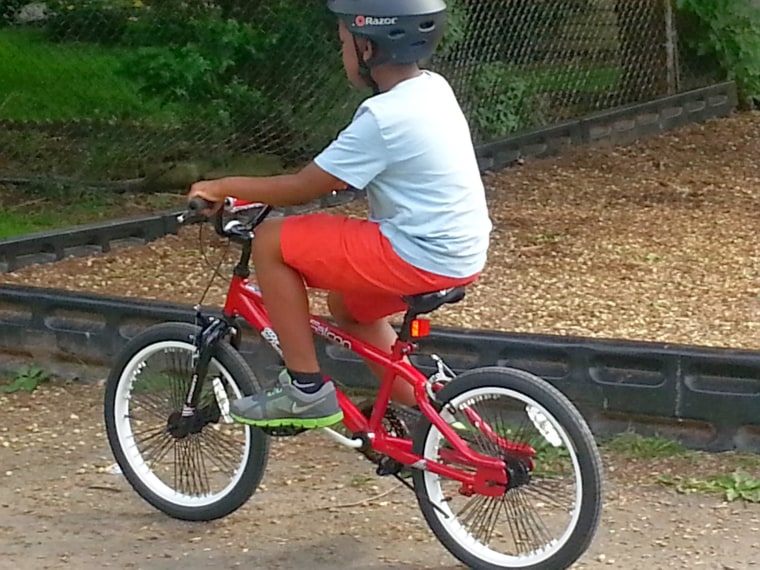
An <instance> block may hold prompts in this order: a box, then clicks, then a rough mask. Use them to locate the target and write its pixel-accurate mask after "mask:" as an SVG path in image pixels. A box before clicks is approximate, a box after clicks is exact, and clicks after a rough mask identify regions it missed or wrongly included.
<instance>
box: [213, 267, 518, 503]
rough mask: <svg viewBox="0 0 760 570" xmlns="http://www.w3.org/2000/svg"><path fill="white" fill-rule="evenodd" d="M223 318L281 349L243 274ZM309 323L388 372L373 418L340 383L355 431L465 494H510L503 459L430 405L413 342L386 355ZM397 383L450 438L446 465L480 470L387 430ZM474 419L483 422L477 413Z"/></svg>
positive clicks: (235, 280) (316, 320)
mask: <svg viewBox="0 0 760 570" xmlns="http://www.w3.org/2000/svg"><path fill="white" fill-rule="evenodd" d="M224 316H225V318H226V319H227V320H229V321H232V320H233V319H235V318H243V319H244V320H246V321H247V322H248V323H249V324H250V325H251V326H252V327H253V328H255V329H256V330H257V331H258V332H259V334H260V335H261V336H262V338H264V340H266V341H267V342H268V343H269V344H270V345H271V346H272V347H273V348H274V349H275V350H276V351H277V352H280V353H281V350H280V347H279V342H278V340H277V336H276V334H275V333H274V331H273V330H272V327H271V322H270V320H269V316H268V315H267V312H266V309H265V307H264V303H263V298H262V296H261V293H260V292H259V290H258V288H257V287H255V286H254V285H252V284H251V283H249V281H248V279H247V277H242V276H240V275H234V276H233V277H232V280H231V281H230V285H229V290H228V293H227V299H226V302H225V305H224ZM310 323H311V328H312V331H313V332H314V334H315V335H319V336H321V337H322V338H324V339H326V340H327V341H329V342H331V343H333V344H336V345H338V346H341V347H343V348H345V349H346V350H350V351H352V352H354V353H355V354H357V355H359V356H361V357H362V358H365V359H367V360H369V361H371V362H375V363H377V364H379V365H381V366H382V367H383V368H384V369H385V375H384V377H383V379H382V381H381V383H380V390H379V393H378V396H377V399H376V402H375V406H374V408H373V412H372V415H371V417H370V418H369V419H367V418H366V417H365V416H364V414H362V412H361V411H360V410H359V409H358V408H357V407H356V405H355V404H354V403H353V402H352V401H351V400H350V399H349V398H348V397H347V396H346V395H345V394H344V393H343V392H342V391H341V390H340V389H339V388H338V387H337V386H336V392H337V396H338V402H339V404H340V407H341V409H342V410H343V414H344V419H343V424H344V425H345V426H346V427H347V428H348V429H349V430H350V431H351V433H352V434H367V436H368V438H369V441H370V445H371V447H372V449H374V450H376V451H378V452H380V453H382V454H384V455H387V456H388V457H390V458H392V459H394V460H396V461H398V462H400V463H403V464H405V465H411V466H412V467H413V468H415V469H420V470H426V471H430V472H432V473H436V474H438V475H441V476H443V477H446V478H448V479H454V480H457V481H459V482H461V483H462V484H463V488H462V489H463V491H462V492H468V493H478V494H482V495H487V496H501V495H503V494H504V493H505V492H506V490H507V483H508V481H507V471H506V468H505V464H504V462H503V461H501V460H498V459H494V458H491V457H486V456H484V455H481V454H479V453H476V452H475V451H473V450H471V449H470V448H469V447H468V446H467V444H466V443H465V442H464V441H463V440H462V439H461V438H460V437H459V435H458V434H457V433H456V431H455V430H454V429H453V428H451V427H450V426H449V425H448V424H447V423H446V422H445V421H444V419H443V418H442V417H441V416H440V414H439V413H438V412H437V410H436V409H435V408H434V407H433V405H432V404H431V403H430V400H429V398H428V394H427V390H426V386H427V382H428V379H427V378H426V377H425V376H424V375H423V374H422V373H421V372H420V371H418V370H417V369H416V368H414V367H413V366H412V365H411V364H409V363H407V362H406V361H405V360H404V357H405V356H407V355H408V354H410V353H411V352H412V351H413V349H414V345H413V344H412V343H411V342H405V341H402V340H400V339H399V340H397V341H396V343H395V344H394V346H393V348H392V351H391V353H387V352H384V351H381V350H379V349H377V348H376V347H375V346H372V345H370V344H367V343H366V342H363V341H362V340H360V339H358V338H356V337H354V336H352V335H350V334H348V333H346V332H345V331H343V330H341V329H339V328H338V327H336V326H334V325H332V324H330V323H328V322H327V321H325V320H324V319H322V318H320V317H317V316H314V315H311V316H310ZM397 381H406V382H409V383H410V384H411V385H412V386H413V387H414V395H415V398H416V400H417V403H418V405H419V407H420V411H421V412H422V413H423V414H424V415H425V416H426V417H427V418H428V419H429V420H430V421H431V422H432V423H433V424H434V425H435V426H436V427H437V428H438V429H439V430H440V432H441V433H442V434H443V436H444V437H445V438H446V440H447V441H449V442H450V443H451V445H452V446H453V447H454V449H453V450H448V449H446V450H443V449H442V450H440V455H441V457H442V458H443V459H445V460H446V461H447V462H448V463H456V464H460V465H465V466H470V467H474V468H475V469H476V470H475V473H472V472H467V471H463V470H461V469H457V468H455V467H452V466H450V465H444V464H442V463H439V462H436V461H432V460H428V459H424V458H423V457H422V456H420V455H417V454H416V453H414V452H413V451H412V442H411V440H409V439H404V438H399V437H394V436H391V435H389V434H388V433H387V431H386V430H385V428H384V426H383V423H382V421H383V416H384V415H385V412H386V410H387V407H388V404H389V402H390V396H391V390H392V388H393V384H394V382H397ZM473 413H474V412H473ZM470 419H471V420H473V419H474V420H475V421H478V420H479V418H477V417H475V418H470ZM473 423H474V422H473ZM488 431H490V430H488ZM486 436H487V437H489V439H492V438H494V437H495V438H497V439H498V440H500V441H499V444H500V445H501V443H502V442H503V444H504V445H505V446H506V449H507V450H508V451H513V452H523V453H525V452H528V450H529V449H530V448H527V446H521V445H516V444H513V443H510V442H508V441H506V440H503V439H502V438H501V437H500V436H498V435H496V434H493V432H491V433H490V434H489V433H487V432H486ZM523 447H526V449H522V448H523ZM530 451H532V450H530Z"/></svg>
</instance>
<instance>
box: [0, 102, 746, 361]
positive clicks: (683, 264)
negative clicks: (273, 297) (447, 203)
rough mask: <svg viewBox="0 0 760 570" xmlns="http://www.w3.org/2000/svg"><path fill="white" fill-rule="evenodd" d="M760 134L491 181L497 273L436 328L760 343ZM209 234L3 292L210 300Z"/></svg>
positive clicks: (740, 124)
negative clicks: (33, 289)
mask: <svg viewBox="0 0 760 570" xmlns="http://www.w3.org/2000/svg"><path fill="white" fill-rule="evenodd" d="M758 141H760V112H755V113H740V114H737V115H735V116H733V117H731V118H727V119H720V120H716V121H712V122H709V123H706V124H703V125H693V126H690V127H688V128H685V129H682V130H679V131H675V132H670V133H667V134H665V135H662V136H660V137H656V138H651V139H647V140H643V141H641V142H639V143H637V144H634V145H631V146H627V147H622V148H591V149H589V148H577V149H572V150H570V151H568V152H566V153H564V154H563V155H562V156H559V157H556V158H552V159H547V160H536V161H529V162H528V163H527V164H525V165H524V166H521V167H517V168H511V169H507V170H504V171H502V172H500V173H496V174H492V175H488V176H487V177H486V183H487V187H488V200H489V206H490V210H491V214H492V218H493V221H494V231H493V234H492V243H491V248H490V255H489V262H488V266H487V268H486V270H485V272H484V273H483V275H482V277H481V279H480V280H479V281H478V283H476V284H475V285H474V286H472V287H470V288H469V289H468V295H467V298H466V299H465V301H464V302H463V303H460V304H459V305H456V306H452V307H448V308H445V309H442V310H441V311H439V312H437V313H436V315H435V319H434V323H435V324H445V325H453V326H464V327H468V328H485V329H493V330H506V331H515V332H531V333H547V334H560V335H567V334H569V335H583V336H592V337H608V338H626V339H640V340H651V341H661V342H672V343H693V344H700V345H712V346H728V347H734V348H751V349H758V348H760V247H758V240H757V236H758V228H760V162H759V161H758ZM363 208H364V206H363V205H362V204H353V205H351V206H348V207H343V208H342V209H333V210H332V211H333V212H335V213H338V212H344V213H346V212H347V213H351V214H357V215H362V214H363V213H364V210H363ZM209 233H213V232H211V231H210V230H207V232H206V236H207V237H208V238H209V239H211V245H210V246H209V247H207V249H206V253H207V256H208V262H207V261H206V260H204V259H203V257H202V256H201V255H200V253H199V247H198V230H197V229H196V228H186V229H184V230H182V231H181V233H180V235H179V236H170V237H167V238H165V239H162V240H159V241H157V242H154V243H151V244H149V245H147V246H142V247H131V248H125V249H121V250H118V251H115V252H112V253H109V254H104V255H98V256H93V257H88V258H75V259H68V260H64V261H62V262H59V263H57V264H54V265H46V266H41V267H28V268H25V269H23V270H20V271H18V272H16V273H13V274H6V275H0V284H1V283H21V284H27V285H40V286H46V287H51V286H52V287H58V288H63V289H70V290H83V291H92V292H95V293H108V294H114V295H125V296H130V297H142V298H154V299H163V300H168V301H178V302H184V303H195V302H197V300H198V299H199V297H200V294H201V292H202V291H203V289H204V288H205V286H206V284H207V283H208V281H209V278H210V276H211V275H212V274H213V271H212V270H211V269H210V265H211V266H213V265H215V264H216V262H217V260H218V259H219V258H220V256H221V255H222V252H223V250H222V249H221V248H220V247H219V244H218V242H216V240H214V239H213V236H209ZM234 257H235V255H234V251H232V252H230V254H229V257H228V259H229V260H230V262H231V261H232V260H233V259H234ZM229 267H230V264H229V263H228V264H227V265H226V266H225V269H223V272H222V274H223V275H224V277H225V278H226V276H227V275H229V271H228V269H229ZM225 284H226V280H225V279H221V278H220V279H217V280H216V281H215V283H214V285H213V286H212V287H211V289H210V291H209V295H208V297H207V299H206V303H207V304H211V305H217V306H218V305H220V304H221V303H222V300H223V296H224V291H225ZM314 299H315V303H314V310H315V311H317V312H324V305H323V304H322V303H321V302H320V299H321V296H320V295H318V294H315V295H314Z"/></svg>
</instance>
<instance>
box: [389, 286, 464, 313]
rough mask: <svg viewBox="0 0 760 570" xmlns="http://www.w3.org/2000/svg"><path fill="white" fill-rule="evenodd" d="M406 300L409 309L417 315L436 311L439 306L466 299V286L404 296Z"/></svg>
mask: <svg viewBox="0 0 760 570" xmlns="http://www.w3.org/2000/svg"><path fill="white" fill-rule="evenodd" d="M402 299H403V300H404V302H405V303H406V304H407V305H408V306H409V311H410V312H411V313H413V314H415V315H424V314H425V313H430V312H432V311H435V310H436V309H437V308H438V307H441V306H443V305H447V304H450V303H458V302H459V301H461V300H462V299H464V287H454V288H453V289H443V290H442V291H434V292H432V293H422V294H420V295H408V296H406V297H402Z"/></svg>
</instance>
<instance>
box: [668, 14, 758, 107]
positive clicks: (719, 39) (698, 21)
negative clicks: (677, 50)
mask: <svg viewBox="0 0 760 570" xmlns="http://www.w3.org/2000/svg"><path fill="white" fill-rule="evenodd" d="M677 6H678V9H679V19H680V24H681V26H680V28H681V29H680V34H681V39H682V41H683V42H684V43H685V47H686V53H685V57H686V59H687V65H689V66H690V67H692V68H699V67H701V66H708V67H709V66H710V64H718V65H719V66H720V67H721V69H722V70H723V72H724V73H725V74H726V75H728V77H729V78H731V79H734V80H735V81H736V82H737V85H738V86H739V89H740V91H741V94H742V97H743V99H744V100H745V101H750V100H751V99H753V98H754V99H755V100H760V7H759V6H757V5H753V4H752V2H751V0H677Z"/></svg>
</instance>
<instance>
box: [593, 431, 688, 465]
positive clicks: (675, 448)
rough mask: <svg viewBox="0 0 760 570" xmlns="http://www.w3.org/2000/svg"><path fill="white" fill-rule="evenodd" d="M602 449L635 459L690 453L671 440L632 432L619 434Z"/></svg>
mask: <svg viewBox="0 0 760 570" xmlns="http://www.w3.org/2000/svg"><path fill="white" fill-rule="evenodd" d="M604 449H607V450H610V451H614V452H615V453H617V454H619V455H622V456H624V457H630V458H636V459H658V458H663V457H675V456H679V455H688V454H689V453H690V452H689V451H688V450H687V449H686V448H685V447H684V446H683V445H681V444H680V443H678V442H676V441H673V440H671V439H662V438H657V437H644V436H642V435H639V434H637V433H634V432H625V433H621V434H619V435H617V436H615V437H614V438H612V439H610V440H609V441H606V442H605V443H604Z"/></svg>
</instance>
